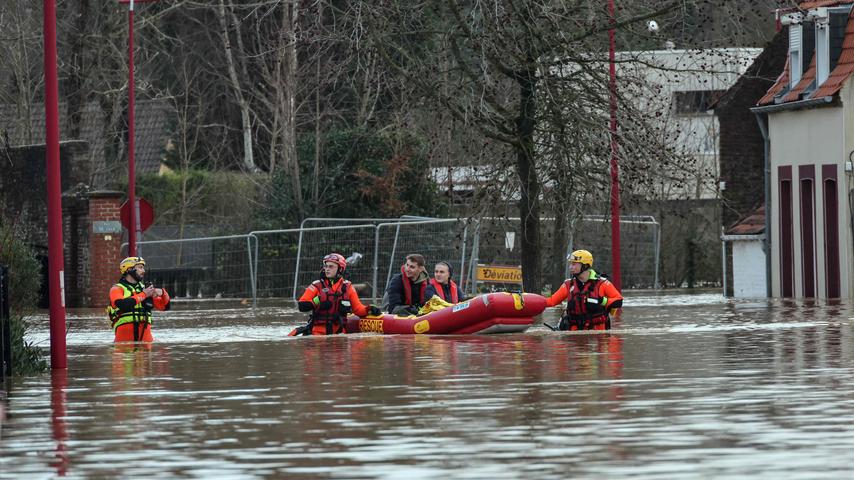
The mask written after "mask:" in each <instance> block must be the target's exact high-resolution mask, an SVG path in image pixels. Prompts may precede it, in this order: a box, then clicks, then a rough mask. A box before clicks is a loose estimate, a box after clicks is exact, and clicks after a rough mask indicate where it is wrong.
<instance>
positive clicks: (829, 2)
mask: <svg viewBox="0 0 854 480" xmlns="http://www.w3.org/2000/svg"><path fill="white" fill-rule="evenodd" d="M849 3H852V0H843V1H840V0H810V1H804V2H801V3H799V4H798V8H800V9H801V10H809V9H810V8H818V7H835V6H837V5H847V4H849Z"/></svg>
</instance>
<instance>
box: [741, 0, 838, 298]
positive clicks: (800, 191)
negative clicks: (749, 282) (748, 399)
mask: <svg viewBox="0 0 854 480" xmlns="http://www.w3.org/2000/svg"><path fill="white" fill-rule="evenodd" d="M852 6H854V0H848V1H828V0H822V1H802V2H800V3H799V6H798V7H797V8H792V9H787V10H781V11H778V15H780V18H781V22H782V23H783V24H784V25H788V44H789V45H788V53H787V54H786V65H785V67H784V68H783V70H782V73H781V74H780V75H779V77H778V78H777V81H776V82H775V83H774V85H772V86H771V88H770V89H769V90H768V91H767V92H766V94H765V95H764V96H763V97H762V98H761V99H760V100H759V102H758V106H756V107H754V108H753V109H752V111H753V112H754V113H755V114H757V116H758V117H759V118H760V122H761V123H762V124H763V126H764V133H765V135H766V141H767V157H768V158H767V162H768V165H769V167H770V168H769V172H768V173H767V175H768V178H767V181H768V185H769V187H770V188H769V190H770V201H769V202H768V209H767V214H768V218H769V220H770V221H769V222H768V223H769V225H770V245H771V247H770V264H771V275H770V279H771V294H772V296H775V297H792V298H810V297H816V298H837V297H844V298H851V297H854V235H852V223H851V222H852V209H851V205H850V201H849V200H850V198H851V195H852V191H851V176H852V170H854V168H852V164H851V161H852V156H854V88H852V87H854V84H853V83H852V81H851V77H852V74H854V14H852Z"/></svg>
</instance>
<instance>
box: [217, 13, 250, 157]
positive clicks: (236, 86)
mask: <svg viewBox="0 0 854 480" xmlns="http://www.w3.org/2000/svg"><path fill="white" fill-rule="evenodd" d="M229 8H231V2H229ZM216 12H217V17H218V18H219V26H220V30H221V35H222V44H223V48H225V59H226V63H227V64H228V77H229V79H230V80H231V88H232V90H233V91H234V96H235V97H237V103H238V104H239V105H240V123H241V126H242V130H243V168H245V169H246V170H247V171H249V172H252V173H254V172H257V171H258V167H257V166H255V158H254V156H253V154H252V122H251V117H250V115H249V102H248V101H247V100H246V98H245V97H244V95H243V90H242V88H241V87H240V80H239V79H238V77H237V68H236V67H235V62H234V54H233V52H232V49H231V39H230V37H229V34H228V25H227V23H226V20H225V3H224V0H219V8H217V9H216ZM237 35H240V33H239V32H238V33H237Z"/></svg>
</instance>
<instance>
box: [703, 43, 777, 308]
mask: <svg viewBox="0 0 854 480" xmlns="http://www.w3.org/2000/svg"><path fill="white" fill-rule="evenodd" d="M788 47H789V42H788V32H787V30H785V29H782V30H781V31H780V32H778V33H777V35H776V36H775V37H774V38H773V39H772V40H771V41H770V42H769V43H768V44H767V45H766V46H765V49H764V50H763V51H762V53H761V54H760V55H759V56H758V57H756V59H755V60H754V61H753V64H751V65H750V67H748V69H747V71H746V72H745V73H744V75H742V76H741V78H739V79H738V81H737V82H736V83H735V85H733V86H732V87H731V88H730V89H729V90H727V91H726V93H725V94H724V95H723V96H722V97H721V98H720V100H718V102H717V103H716V104H715V105H714V110H715V115H716V116H717V117H718V122H719V124H720V140H719V142H720V145H719V155H720V177H719V180H720V204H721V226H722V229H723V230H724V235H723V237H722V238H721V240H722V241H723V242H724V243H723V247H724V248H723V252H724V253H723V267H722V270H723V277H724V278H723V286H724V293H725V294H726V295H729V294H732V295H733V296H735V297H754V298H755V297H767V296H769V295H770V290H769V289H768V286H769V284H768V282H767V278H768V277H769V276H770V275H769V272H770V263H768V262H767V261H766V255H765V252H766V251H768V250H769V249H770V246H769V244H768V239H767V238H766V236H765V230H766V228H765V198H766V195H765V188H764V187H765V185H764V184H765V152H764V143H765V142H764V140H763V137H762V131H761V130H760V126H759V124H758V123H757V119H756V115H754V114H753V113H752V112H751V111H750V109H751V107H753V106H755V105H756V100H757V99H759V98H761V97H762V96H763V95H765V93H766V92H767V91H768V89H769V88H771V86H772V85H774V83H775V79H776V78H777V77H778V76H779V74H780V71H781V70H782V69H783V68H784V67H785V65H786V52H787V51H788ZM769 197H770V195H769ZM729 286H732V288H729Z"/></svg>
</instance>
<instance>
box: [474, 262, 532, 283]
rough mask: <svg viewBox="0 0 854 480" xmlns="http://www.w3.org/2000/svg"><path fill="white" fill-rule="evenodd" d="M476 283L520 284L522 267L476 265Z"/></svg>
mask: <svg viewBox="0 0 854 480" xmlns="http://www.w3.org/2000/svg"><path fill="white" fill-rule="evenodd" d="M477 281H478V282H493V283H519V284H521V283H522V267H511V266H505V265H478V266H477Z"/></svg>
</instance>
